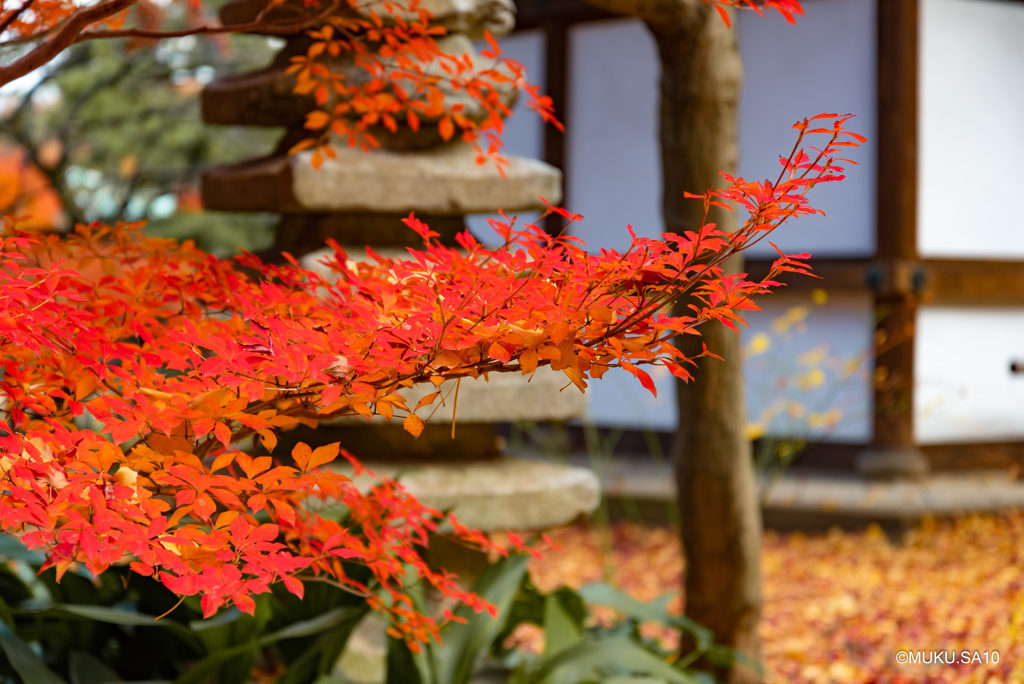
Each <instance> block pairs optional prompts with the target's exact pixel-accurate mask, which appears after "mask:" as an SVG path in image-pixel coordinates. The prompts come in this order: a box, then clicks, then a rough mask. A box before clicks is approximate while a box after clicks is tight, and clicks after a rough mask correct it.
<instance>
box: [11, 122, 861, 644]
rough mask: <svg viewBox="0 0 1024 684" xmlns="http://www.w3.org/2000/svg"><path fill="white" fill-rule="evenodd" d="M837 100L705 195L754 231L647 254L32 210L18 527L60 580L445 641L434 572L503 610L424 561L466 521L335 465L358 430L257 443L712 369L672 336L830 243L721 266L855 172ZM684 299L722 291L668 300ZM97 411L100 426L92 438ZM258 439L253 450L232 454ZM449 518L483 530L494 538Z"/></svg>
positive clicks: (15, 317)
mask: <svg viewBox="0 0 1024 684" xmlns="http://www.w3.org/2000/svg"><path fill="white" fill-rule="evenodd" d="M822 116H823V117H824V116H826V115H822ZM827 116H828V118H834V119H835V122H834V124H833V125H832V126H831V127H828V128H819V129H813V130H809V125H810V124H809V122H808V121H804V122H802V123H799V124H797V126H796V127H795V128H797V129H798V131H799V140H798V143H797V146H796V147H795V148H794V152H793V154H791V155H790V157H789V158H786V159H782V162H783V168H782V172H781V173H780V176H779V178H778V179H777V180H776V181H775V182H774V183H772V182H768V181H764V182H748V181H745V180H743V179H740V178H731V177H728V181H729V187H728V188H727V189H725V190H723V191H713V192H711V191H709V192H708V193H706V194H705V195H703V199H704V202H705V207H709V206H711V205H712V204H717V203H720V202H722V201H729V202H736V203H739V204H741V205H743V206H744V207H746V208H747V209H748V210H749V211H750V218H749V219H748V220H747V222H746V223H745V224H744V226H743V228H741V229H740V230H739V231H738V232H736V233H734V234H726V233H723V232H722V231H720V230H718V229H717V228H716V227H715V226H714V225H713V224H707V225H704V226H703V228H701V230H700V231H698V232H695V233H687V234H686V235H674V234H665V235H663V236H662V237H663V240H650V239H643V238H636V237H634V240H633V245H632V247H631V248H630V249H629V250H628V251H627V252H625V253H618V252H615V251H608V250H602V251H601V252H600V253H599V254H590V253H588V252H587V251H585V249H584V247H583V245H582V243H580V242H579V241H578V240H575V239H573V238H569V237H559V238H552V237H550V236H548V235H546V234H545V233H544V232H543V231H541V230H540V229H538V228H537V227H535V226H527V227H526V228H525V229H522V230H517V229H514V228H513V226H512V224H511V222H509V223H501V222H494V228H495V230H496V232H497V234H498V236H499V237H500V239H501V240H502V242H503V244H502V245H501V246H500V247H498V248H496V249H490V248H487V247H485V246H483V245H481V244H480V243H478V242H477V241H476V240H474V239H473V238H472V237H471V236H470V235H469V234H468V233H464V234H462V235H461V236H459V243H460V245H461V249H452V248H448V247H443V246H440V245H438V244H436V242H434V241H433V238H434V237H435V235H436V234H434V233H432V232H431V231H430V229H429V227H428V226H426V225H425V224H423V223H421V222H420V221H418V220H417V219H415V218H414V217H412V216H410V217H409V218H408V219H407V220H406V223H407V224H408V225H409V227H410V228H412V229H413V230H416V231H417V232H418V233H419V234H420V235H421V236H422V237H423V240H424V247H423V249H419V250H410V255H409V258H408V259H390V258H385V257H383V256H379V255H375V254H373V253H372V252H371V257H372V258H373V260H374V261H373V262H371V263H356V262H354V261H350V260H349V259H348V258H347V255H346V254H345V253H344V252H343V251H342V250H341V249H340V248H337V251H336V254H335V255H334V257H333V258H332V259H330V266H331V268H332V269H333V270H334V271H335V273H336V276H337V277H336V278H333V279H328V278H325V277H324V276H322V275H320V274H318V273H316V272H311V271H308V270H306V269H303V268H301V267H299V266H298V264H297V263H294V261H293V263H291V264H290V265H286V266H283V267H279V266H270V265H265V264H263V263H261V262H260V261H259V260H258V259H256V258H255V257H253V256H251V255H244V256H242V257H239V258H237V259H236V260H221V259H217V258H215V257H213V256H210V255H206V254H203V253H201V252H199V251H198V250H196V249H195V248H194V247H193V246H192V245H190V244H188V243H186V244H184V245H181V246H178V245H174V244H171V243H170V242H168V241H164V240H156V239H151V238H146V237H144V236H142V235H141V234H140V233H139V231H138V226H134V225H119V226H117V227H115V228H109V227H102V226H91V227H86V226H79V227H78V228H77V229H76V231H75V233H74V234H72V235H69V236H67V237H61V236H58V235H53V234H50V235H41V234H30V233H25V232H22V231H20V230H18V228H17V227H16V223H15V222H14V221H13V220H10V219H8V220H6V235H5V236H4V237H3V238H2V241H0V252H2V254H0V257H2V273H3V275H2V277H0V354H2V359H0V363H2V366H3V375H2V378H0V393H2V397H3V405H2V413H3V417H4V419H5V422H4V423H0V474H2V480H0V528H2V530H3V531H5V532H9V533H13V534H16V535H18V536H20V537H21V538H22V540H23V541H24V542H25V543H26V544H27V545H28V546H29V547H31V548H34V549H40V550H42V551H44V552H45V553H46V554H47V558H48V564H49V565H51V566H56V568H57V571H58V573H63V572H64V571H66V570H67V568H68V567H69V566H70V565H71V564H73V563H82V564H84V565H85V566H86V567H87V568H88V569H89V570H90V571H91V572H93V573H96V574H98V573H101V572H103V571H104V570H105V569H106V568H107V567H108V566H110V565H111V564H114V563H131V566H132V568H133V569H134V570H135V571H136V572H138V573H141V574H145V575H154V576H156V577H157V578H158V579H159V580H160V581H162V582H163V583H164V584H165V585H166V586H168V587H169V588H170V589H172V590H173V591H174V592H176V593H178V594H180V595H183V596H184V595H195V594H202V595H203V608H204V611H205V612H206V614H207V615H210V614H213V613H214V612H215V611H216V610H217V609H218V608H219V607H220V606H222V605H224V604H225V603H234V604H235V605H237V606H238V607H239V608H240V609H242V610H246V611H251V610H252V609H253V606H254V603H253V601H252V598H251V596H252V595H253V594H258V593H261V592H265V591H267V589H268V586H269V585H270V584H271V583H273V582H277V581H282V582H284V583H285V584H286V586H287V587H288V588H289V589H290V590H291V591H293V592H294V593H296V594H298V595H300V596H301V594H302V591H303V582H305V581H327V582H331V583H334V584H336V585H338V586H342V587H345V588H347V589H350V590H352V591H356V592H360V593H363V594H365V595H367V597H368V598H369V600H370V601H371V603H372V604H373V605H374V607H376V608H378V609H379V610H381V611H383V612H386V613H389V614H390V615H391V616H392V618H393V621H394V624H395V626H396V628H397V629H399V630H401V632H402V634H403V635H404V636H405V637H406V638H407V639H408V640H410V641H411V642H414V643H415V642H416V641H422V640H425V639H426V638H428V637H429V636H431V635H436V633H437V632H436V630H437V627H436V625H435V624H434V622H433V621H431V620H429V619H428V618H426V617H424V616H422V615H419V614H417V613H416V612H415V611H413V610H412V609H411V603H409V601H408V599H407V598H406V597H405V595H404V593H403V589H402V585H403V582H407V581H409V580H410V578H414V577H419V578H420V579H422V580H425V581H428V582H429V583H431V584H432V585H433V586H435V587H436V588H437V589H438V590H439V591H440V592H441V593H442V594H443V595H446V596H448V597H452V598H454V599H456V600H458V601H464V602H467V603H470V604H471V605H473V606H474V607H476V608H478V609H481V608H486V607H487V606H486V604H484V603H483V602H482V601H480V599H479V598H477V597H474V596H472V595H469V594H466V593H464V592H462V591H460V590H459V589H458V587H457V586H456V584H455V582H454V578H452V577H451V576H449V575H447V574H445V573H443V572H435V571H433V570H431V569H430V568H428V567H427V566H426V565H425V563H424V562H423V561H422V560H421V558H420V555H419V554H418V553H417V551H416V546H417V545H418V544H423V543H425V542H426V535H427V533H428V532H429V531H436V530H438V524H439V522H440V521H441V520H442V519H443V516H442V515H441V514H440V513H439V512H437V511H433V510H430V509H427V508H424V507H423V506H421V505H420V504H419V503H418V502H416V501H415V500H414V499H412V498H411V497H409V496H408V495H407V494H406V493H405V492H404V491H403V490H402V489H401V487H400V486H398V485H396V484H394V483H391V482H385V483H384V484H383V485H382V486H380V487H378V488H376V489H374V490H372V491H370V492H369V493H366V494H364V493H360V492H359V491H358V490H357V489H356V488H355V487H354V486H353V485H352V484H351V483H350V482H349V481H347V479H346V478H345V477H343V476H341V475H339V474H337V473H335V472H333V471H331V470H330V469H325V468H324V466H327V465H328V464H330V463H331V462H332V461H333V460H334V459H335V458H336V457H337V456H338V454H339V448H338V446H337V445H333V446H331V447H321V448H319V449H316V450H311V449H310V448H309V447H307V446H305V445H303V444H300V445H299V446H298V447H296V448H295V450H294V451H293V452H292V455H291V456H292V458H291V460H290V461H288V462H287V464H282V463H278V462H275V461H274V460H273V459H272V458H271V457H270V456H268V455H258V454H260V453H261V452H266V453H270V452H271V451H273V449H274V447H275V445H276V443H277V437H276V433H275V431H276V430H277V429H279V428H288V427H291V426H294V425H297V424H299V423H305V424H308V425H311V426H315V425H316V424H317V422H318V421H322V420H325V419H331V418H335V417H339V416H345V415H363V416H370V415H372V414H378V415H382V416H384V417H386V418H388V419H391V418H393V417H400V418H402V419H403V420H404V424H405V427H406V429H407V430H408V431H409V432H411V433H412V434H413V435H418V434H419V433H420V431H421V430H422V429H423V420H422V418H421V417H420V416H418V415H417V411H419V410H421V409H423V408H424V407H425V406H426V405H429V404H431V403H432V402H433V401H435V400H436V399H437V397H438V395H439V394H440V393H439V392H436V393H434V394H433V395H430V396H428V397H426V398H425V399H424V400H422V401H421V402H420V404H419V405H417V406H414V407H410V406H407V405H406V403H405V399H404V398H403V397H402V395H401V394H400V393H399V391H400V390H401V388H403V387H411V386H413V385H414V384H416V383H425V382H429V383H433V384H434V385H435V386H437V385H440V384H441V383H443V382H444V381H445V380H446V379H451V378H461V377H477V376H479V375H484V376H486V375H487V374H488V373H500V372H518V373H522V374H530V373H533V372H534V371H535V370H536V369H537V368H538V367H539V366H542V365H550V366H551V367H552V368H553V369H555V370H560V371H561V372H563V373H564V374H565V375H566V377H567V379H568V381H571V382H572V383H574V384H575V385H576V386H577V387H579V388H580V390H583V389H585V388H586V386H587V380H588V379H589V378H590V377H595V378H600V377H601V375H602V374H603V373H604V372H606V371H607V370H608V369H609V368H613V367H621V368H625V369H626V370H628V371H629V372H630V373H632V374H633V375H635V376H636V377H637V378H639V380H640V381H641V382H642V383H643V384H644V385H645V386H647V387H648V388H649V389H651V390H652V391H653V389H654V388H653V384H652V382H651V380H650V378H649V376H648V375H647V373H646V372H644V371H643V370H642V369H641V366H644V365H651V364H661V365H664V366H666V367H668V368H669V370H670V371H671V372H672V373H673V374H675V375H677V376H680V377H684V378H686V377H689V375H688V371H687V364H688V363H689V362H691V361H692V359H687V358H685V357H684V356H683V355H682V354H681V353H680V352H679V351H678V350H677V349H676V347H675V346H674V345H673V344H672V338H674V337H675V336H677V335H680V334H699V333H698V330H697V329H698V327H699V326H700V325H702V324H704V323H707V322H709V321H714V320H720V321H722V322H723V323H725V324H727V325H732V322H733V321H735V320H739V318H738V312H739V311H742V310H744V309H753V308H756V307H755V306H754V304H753V303H752V301H751V299H750V297H751V296H752V295H755V294H759V293H763V292H767V291H768V290H769V288H771V287H772V286H775V285H777V283H775V282H774V281H773V280H772V279H773V278H775V277H776V276H777V275H778V274H780V273H781V272H783V271H799V272H805V269H806V266H805V265H804V264H803V263H802V262H801V261H800V260H801V259H802V258H804V257H806V255H797V256H781V255H780V258H779V259H778V261H777V262H776V263H775V265H774V267H773V269H772V271H771V273H770V275H769V276H768V278H767V279H766V280H764V281H761V282H752V281H748V280H746V279H745V278H744V277H743V276H742V275H725V274H724V273H723V270H722V268H721V267H722V264H723V262H724V261H725V260H726V259H728V258H729V257H730V256H731V255H732V254H734V253H736V252H738V251H740V250H742V249H744V248H746V247H749V246H750V245H751V244H753V243H755V242H757V241H758V240H760V239H762V238H763V237H764V236H765V235H767V234H768V233H769V232H770V231H771V230H773V229H774V228H776V227H777V226H779V225H780V224H781V223H782V222H784V221H785V220H787V219H788V218H789V217H792V216H797V215H801V214H808V213H815V212H816V210H815V209H813V208H811V207H810V205H809V204H808V203H807V200H806V199H805V197H804V195H805V193H806V192H807V190H809V189H810V188H811V187H813V186H814V185H815V184H817V183H822V182H830V181H835V180H839V179H841V178H842V176H841V175H838V174H839V172H841V169H840V168H839V167H837V166H836V164H835V162H836V161H839V160H838V159H835V158H834V154H835V153H836V152H837V151H838V150H839V149H841V146H844V145H855V144H856V143H855V142H852V141H850V140H849V139H848V138H849V137H850V136H852V137H854V138H856V137H857V136H854V135H853V134H850V133H847V132H845V131H844V130H843V124H844V123H845V121H846V118H839V117H835V116H834V115H827ZM816 118H820V117H816ZM808 134H822V135H824V136H825V137H826V138H827V140H828V142H827V144H826V145H824V146H823V147H822V149H821V151H815V153H814V156H813V157H810V156H808V155H807V154H806V153H805V151H804V148H803V147H802V144H803V143H802V141H803V140H804V137H805V135H808ZM809 149H811V148H809ZM551 211H556V212H559V213H562V214H565V212H563V211H562V210H557V209H552V210H551ZM565 215H566V217H567V218H569V219H573V218H575V217H571V216H568V215H567V214H565ZM684 294H691V295H694V296H695V297H696V300H697V301H698V302H699V304H695V305H693V307H692V312H691V314H690V315H686V316H681V317H673V316H671V315H669V309H668V307H669V306H670V305H671V304H672V302H673V301H675V300H676V299H678V298H679V297H680V296H682V295H684ZM86 413H88V414H89V415H90V416H91V417H92V419H93V420H94V421H97V422H98V423H99V424H100V426H96V425H93V428H92V429H89V428H87V427H86V425H85V423H83V422H82V418H83V416H85V415H86ZM248 437H253V440H254V441H253V448H252V449H251V450H250V451H251V453H244V452H243V451H241V450H239V449H238V448H236V447H235V446H233V445H236V444H237V443H238V442H240V441H241V440H243V439H246V438H248ZM318 502H319V503H318ZM329 504H334V505H337V504H341V505H343V506H344V507H345V509H347V511H348V516H349V517H348V518H347V519H346V520H345V522H344V523H339V522H338V521H337V520H335V519H332V518H330V517H328V516H324V515H320V514H319V513H318V508H319V507H321V506H322V505H329ZM450 522H451V523H452V524H453V525H454V529H455V534H456V536H458V537H459V538H461V539H462V540H464V541H467V542H469V543H474V544H480V545H482V546H488V541H487V540H486V539H485V538H484V537H483V536H482V535H480V534H479V533H474V532H472V531H469V530H466V529H464V528H462V527H461V526H460V525H458V523H457V521H450ZM343 560H344V561H348V562H353V563H359V564H363V565H365V566H367V567H368V568H369V569H370V570H371V571H372V574H373V578H374V581H373V583H372V585H366V584H362V583H359V582H356V581H354V580H353V579H352V578H351V577H350V576H349V575H348V574H346V572H345V568H344V566H343V564H342V562H341V561H343Z"/></svg>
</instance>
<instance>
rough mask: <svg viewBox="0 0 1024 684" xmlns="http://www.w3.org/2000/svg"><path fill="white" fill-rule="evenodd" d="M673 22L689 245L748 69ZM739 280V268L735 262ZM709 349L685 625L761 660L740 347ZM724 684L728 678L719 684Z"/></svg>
mask: <svg viewBox="0 0 1024 684" xmlns="http://www.w3.org/2000/svg"><path fill="white" fill-rule="evenodd" d="M691 7H692V9H691V10H690V11H689V12H687V13H686V15H685V16H683V17H681V18H678V17H677V18H675V20H673V21H660V20H653V19H648V21H647V25H648V27H649V28H650V30H651V33H652V34H653V35H654V37H655V40H656V41H657V44H658V51H659V53H660V56H661V69H662V71H661V117H660V118H661V121H660V129H661V131H660V132H661V164H662V175H663V180H664V191H663V192H664V196H663V200H662V202H663V210H664V219H665V229H666V231H668V232H672V233H678V234H682V233H683V232H684V231H687V230H697V229H698V228H699V226H700V221H701V215H702V211H703V205H702V203H701V202H700V201H699V200H693V199H684V197H683V191H684V190H689V191H691V192H701V191H703V190H705V189H706V188H711V187H714V186H716V185H720V184H721V176H719V175H718V172H719V171H725V172H727V173H734V172H735V168H736V157H737V143H736V110H737V104H738V101H739V94H740V87H741V85H742V80H743V70H742V65H741V62H740V55H739V51H738V48H737V45H736V34H735V31H734V30H733V29H730V28H728V27H726V25H725V24H724V22H723V21H722V20H721V18H720V17H719V16H718V14H717V12H716V11H715V10H714V8H713V7H711V6H710V5H707V4H703V3H700V4H699V5H697V6H691ZM709 220H710V221H712V222H714V223H717V224H718V226H719V228H722V229H724V230H727V231H732V230H735V229H736V228H737V217H736V214H735V213H732V212H727V211H722V210H719V209H714V213H713V214H712V216H710V217H709ZM730 267H731V268H733V269H737V270H738V269H739V268H740V267H741V262H740V261H739V259H738V258H737V259H733V261H732V262H731V263H730ZM701 332H702V338H695V337H689V336H688V337H687V338H686V339H685V343H684V344H685V345H686V346H685V348H684V349H683V350H684V351H685V352H687V353H688V354H689V355H696V354H698V353H700V349H701V346H700V343H701V341H702V340H703V342H705V343H707V345H708V347H709V349H710V350H711V351H713V352H715V353H716V354H718V355H719V356H721V357H722V358H723V359H724V361H719V360H716V359H711V358H703V359H700V361H699V362H698V364H699V365H698V368H697V369H696V371H695V373H694V375H695V379H694V380H692V381H691V382H690V383H683V382H679V383H678V386H677V391H678V394H679V430H678V433H677V435H676V447H675V454H674V458H675V471H676V484H677V491H678V501H679V512H680V516H681V518H682V538H683V548H684V551H685V554H686V560H687V564H686V568H687V569H686V587H685V590H686V614H687V616H689V617H691V618H693V619H694V620H696V621H697V622H699V623H701V624H702V625H705V626H706V627H708V628H710V629H711V630H712V631H713V632H714V634H715V638H716V640H717V641H718V642H719V643H724V644H727V645H729V646H732V647H733V648H736V649H738V650H740V651H743V652H744V653H746V654H747V655H748V656H749V657H751V658H753V659H757V660H759V659H760V640H759V638H758V631H757V630H758V622H759V619H760V609H761V590H760V567H759V559H760V547H761V514H760V509H759V507H758V505H757V497H756V492H755V486H754V474H753V465H752V461H751V453H750V443H749V441H748V440H747V437H746V434H745V429H744V428H745V417H744V409H743V378H742V367H741V360H740V340H739V336H738V335H737V334H736V333H734V332H732V331H731V330H729V329H727V328H726V327H725V326H723V325H721V324H720V323H714V324H712V325H708V326H705V328H704V329H702V331H701ZM721 674H722V675H725V674H726V673H721ZM728 679H729V680H730V681H733V682H740V681H742V682H751V681H757V680H759V679H760V677H759V676H758V675H757V674H756V673H755V672H754V671H753V670H752V669H750V668H747V667H743V666H739V667H735V668H733V669H732V671H731V672H730V673H728Z"/></svg>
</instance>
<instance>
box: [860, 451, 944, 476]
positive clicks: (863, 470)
mask: <svg viewBox="0 0 1024 684" xmlns="http://www.w3.org/2000/svg"><path fill="white" fill-rule="evenodd" d="M929 470H930V467H929V464H928V459H927V458H926V457H925V455H924V454H923V453H922V452H921V450H920V449H918V448H916V447H895V448H891V449H871V450H868V451H865V452H864V453H862V454H861V455H860V456H858V457H857V472H858V473H860V474H861V475H863V476H864V477H868V478H871V479H881V480H891V479H899V478H910V479H915V478H922V477H924V476H926V475H927V474H928V471H929Z"/></svg>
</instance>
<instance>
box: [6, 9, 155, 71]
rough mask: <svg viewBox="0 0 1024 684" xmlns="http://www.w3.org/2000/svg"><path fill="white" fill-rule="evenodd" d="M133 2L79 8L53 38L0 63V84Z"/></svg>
mask: <svg viewBox="0 0 1024 684" xmlns="http://www.w3.org/2000/svg"><path fill="white" fill-rule="evenodd" d="M136 2H137V0H110V2H106V3H103V4H100V5H94V6H92V7H83V8H82V9H80V10H78V11H77V12H75V13H74V14H72V15H71V17H70V18H69V19H68V21H67V23H66V24H64V26H63V28H61V30H60V31H58V32H57V33H56V34H55V35H54V36H53V37H52V38H50V39H49V40H47V41H46V42H44V43H41V44H40V45H37V46H36V47H35V48H33V49H32V50H31V51H30V52H29V53H28V54H26V55H24V56H23V57H21V58H20V59H17V60H15V61H14V62H13V63H12V64H8V65H7V66H2V67H0V86H2V85H6V84H8V83H10V82H11V81H13V80H15V79H17V78H21V77H22V76H24V75H25V74H30V73H32V72H33V71H35V70H36V69H38V68H39V67H41V66H43V65H44V64H46V63H48V62H49V61H50V60H52V59H53V58H54V57H56V56H57V55H59V54H60V53H61V52H63V51H64V49H65V48H68V47H70V46H71V45H73V44H74V43H75V41H76V40H77V39H78V36H79V35H80V34H81V33H82V31H84V30H85V29H86V27H88V26H89V25H90V24H95V23H96V22H98V21H103V20H104V19H107V18H109V17H112V16H114V15H115V14H117V13H119V12H121V11H123V10H125V9H128V8H129V7H131V6H132V5H134V4H135V3H136Z"/></svg>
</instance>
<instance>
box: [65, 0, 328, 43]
mask: <svg viewBox="0 0 1024 684" xmlns="http://www.w3.org/2000/svg"><path fill="white" fill-rule="evenodd" d="M340 6H341V3H340V2H337V1H335V2H333V3H331V4H330V5H328V6H327V8H326V9H324V10H322V11H321V12H319V13H318V14H315V15H313V16H312V17H309V18H307V19H302V20H301V21H293V22H288V23H281V24H275V23H267V22H265V21H263V20H262V19H261V18H260V17H261V16H262V14H263V12H261V13H260V16H258V17H257V18H256V19H255V20H254V21H250V22H247V23H245V24H230V25H228V26H196V27H195V28H190V29H182V30H180V31H149V30H146V29H122V30H117V31H113V30H110V31H86V32H84V33H82V34H81V35H79V36H78V38H76V39H75V42H82V41H85V40H95V39H97V38H152V39H156V40H159V39H161V38H182V37H184V36H199V35H216V34H219V33H248V32H253V31H260V32H261V33H270V34H273V35H287V34H289V33H296V32H298V31H301V30H303V29H306V28H310V27H311V26H316V25H318V24H320V23H322V22H323V21H324V20H325V19H327V17H329V16H331V15H332V14H334V12H335V11H336V10H337V9H338V8H339V7H340Z"/></svg>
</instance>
